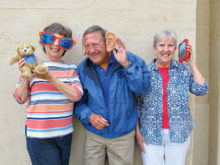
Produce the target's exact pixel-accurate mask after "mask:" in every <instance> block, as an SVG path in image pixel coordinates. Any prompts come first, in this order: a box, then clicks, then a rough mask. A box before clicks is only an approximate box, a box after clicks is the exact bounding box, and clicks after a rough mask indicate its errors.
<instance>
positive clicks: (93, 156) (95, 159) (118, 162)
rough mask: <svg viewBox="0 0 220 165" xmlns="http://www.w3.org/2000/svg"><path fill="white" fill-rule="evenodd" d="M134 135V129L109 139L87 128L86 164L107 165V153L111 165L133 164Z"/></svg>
mask: <svg viewBox="0 0 220 165" xmlns="http://www.w3.org/2000/svg"><path fill="white" fill-rule="evenodd" d="M134 135H135V131H132V132H130V133H128V134H126V135H124V136H121V137H118V138H114V139H108V138H103V137H101V136H98V135H96V134H94V133H92V132H90V131H87V130H86V145H85V147H86V148H85V151H86V153H85V164H86V165H105V158H106V155H107V156H108V161H109V165H133V157H134Z"/></svg>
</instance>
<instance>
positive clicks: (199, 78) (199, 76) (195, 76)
mask: <svg viewBox="0 0 220 165" xmlns="http://www.w3.org/2000/svg"><path fill="white" fill-rule="evenodd" d="M189 68H190V70H191V72H192V75H193V79H194V81H195V82H197V83H198V84H200V85H203V84H204V83H205V80H204V78H203V76H202V74H201V73H200V71H199V69H198V68H197V66H196V65H195V64H191V65H189Z"/></svg>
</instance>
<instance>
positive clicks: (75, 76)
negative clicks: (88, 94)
mask: <svg viewBox="0 0 220 165" xmlns="http://www.w3.org/2000/svg"><path fill="white" fill-rule="evenodd" d="M70 79H71V82H70V85H71V87H73V88H75V89H76V92H77V96H78V97H77V98H78V99H77V100H80V99H81V98H82V96H83V88H82V84H81V82H80V79H79V75H78V73H77V70H74V71H73V74H72V76H71V78H70Z"/></svg>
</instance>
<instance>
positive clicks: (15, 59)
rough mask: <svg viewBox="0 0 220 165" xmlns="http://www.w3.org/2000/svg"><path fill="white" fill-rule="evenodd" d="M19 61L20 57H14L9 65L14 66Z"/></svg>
mask: <svg viewBox="0 0 220 165" xmlns="http://www.w3.org/2000/svg"><path fill="white" fill-rule="evenodd" d="M18 60H19V56H18V55H17V56H13V57H11V58H10V59H9V64H10V65H13V64H14V63H16V62H18Z"/></svg>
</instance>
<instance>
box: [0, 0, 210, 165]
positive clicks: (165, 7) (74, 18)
mask: <svg viewBox="0 0 220 165" xmlns="http://www.w3.org/2000/svg"><path fill="white" fill-rule="evenodd" d="M196 3H197V1H192V0H181V1H177V0H148V1H146V0H121V1H118V0H111V1H109V0H80V1H79V0H71V1H69V0H44V1H43V0H38V1H36V0H28V1H25V0H7V1H4V0H0V45H1V47H0V49H1V51H0V52H1V55H0V72H1V75H2V78H1V86H0V91H1V96H0V97H1V99H0V100H1V104H0V105H1V110H0V131H1V136H0V147H1V151H3V152H1V154H0V162H1V163H0V164H2V165H14V164H22V165H23V164H24V165H26V164H30V160H29V156H28V154H27V151H26V147H25V137H24V123H25V112H24V109H25V105H17V104H16V103H15V101H14V100H13V98H12V93H13V90H14V88H15V83H16V82H17V80H18V77H19V75H18V74H19V72H18V70H17V69H18V68H17V65H15V66H9V65H8V63H7V60H8V58H9V57H10V56H12V55H15V54H16V51H15V47H16V45H17V44H18V43H20V42H22V41H27V42H32V43H33V44H34V45H36V47H37V50H36V54H37V55H38V56H40V57H43V52H42V50H41V47H40V44H39V43H38V42H39V36H38V32H39V31H41V30H42V29H43V28H44V27H45V26H47V25H49V24H51V23H52V22H60V23H62V24H64V25H67V26H69V27H70V28H71V29H72V30H73V37H74V39H75V40H76V41H77V45H76V47H74V48H73V49H72V50H71V51H69V52H68V53H67V54H66V55H65V57H64V60H68V61H70V62H72V63H75V64H79V63H80V61H82V60H83V59H84V56H83V55H82V51H81V38H82V34H83V32H84V30H85V29H86V28H87V27H88V26H90V25H93V24H98V25H101V26H103V27H104V28H106V29H107V30H109V31H112V32H114V33H115V34H116V35H117V36H119V37H120V38H122V40H123V41H124V42H125V44H126V47H127V50H129V51H132V52H134V53H135V54H137V55H139V56H140V57H142V58H143V59H144V60H145V61H146V63H147V64H149V63H150V61H151V60H152V59H153V58H154V54H153V50H152V38H153V35H154V34H155V33H156V32H157V31H158V30H160V29H162V28H170V29H172V30H174V31H176V33H177V36H178V41H179V42H180V41H181V40H183V39H184V38H188V39H189V40H190V44H191V45H192V47H193V49H194V52H196V54H197V49H196V47H197V44H196V42H197V40H198V39H197V37H196V34H197V27H196V10H197V4H196ZM201 30H202V31H201V32H200V33H203V29H201ZM202 50H206V48H205V47H202V48H201V51H202ZM176 53H177V52H176ZM196 56H197V55H196ZM199 57H200V58H201V59H202V61H198V62H197V64H198V65H199V66H203V64H205V67H208V65H207V64H206V60H207V59H208V58H207V57H206V54H204V53H201V54H200V55H199ZM202 71H204V72H205V76H208V73H207V72H206V69H203V70H202ZM3 77H4V78H3ZM200 99H202V101H201V100H200V101H198V102H199V103H202V102H203V100H204V101H205V102H206V101H207V99H206V97H205V98H200ZM195 103H196V99H195V98H194V97H192V99H191V105H190V106H191V108H192V112H193V114H194V116H196V113H197V112H196V111H195V110H196V107H198V106H195ZM199 107H200V111H201V113H200V114H202V115H203V117H204V116H205V115H204V113H205V114H206V107H205V108H204V107H203V106H199ZM203 110H205V111H203ZM203 112H204V113H203ZM203 117H199V116H197V119H198V121H200V122H201V121H202V122H203V123H204V125H206V124H207V118H206V117H204V118H203ZM203 119H204V121H203ZM204 125H202V128H203V127H204ZM74 127H75V132H74V134H73V143H72V153H71V161H70V164H71V165H81V164H83V151H84V143H83V142H84V139H85V136H84V132H83V128H82V126H81V124H80V123H79V121H78V120H76V119H75V118H74ZM198 127H200V125H198ZM199 133H200V132H199ZM199 133H196V132H195V133H193V136H192V138H191V142H192V143H191V147H190V150H189V152H188V156H187V165H191V164H194V165H200V164H199V163H198V161H196V160H195V159H193V158H195V157H194V153H195V152H197V153H198V155H199V153H201V152H202V149H205V150H206V146H205V148H202V149H201V148H198V147H195V145H194V144H196V143H195V142H194V139H195V138H196V137H197V139H198V137H199V136H200V134H199ZM207 136H208V135H207ZM206 138H207V137H206V136H205V137H204V138H203V137H201V139H202V141H203V142H204V141H206ZM195 150H196V151H195ZM202 159H203V160H205V161H207V157H206V156H205V157H204V158H202ZM134 161H135V163H134V164H135V165H139V164H141V159H140V153H139V150H138V148H137V145H136V148H135V160H134Z"/></svg>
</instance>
